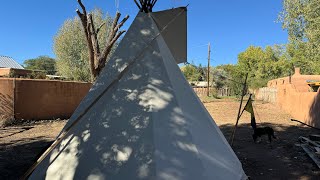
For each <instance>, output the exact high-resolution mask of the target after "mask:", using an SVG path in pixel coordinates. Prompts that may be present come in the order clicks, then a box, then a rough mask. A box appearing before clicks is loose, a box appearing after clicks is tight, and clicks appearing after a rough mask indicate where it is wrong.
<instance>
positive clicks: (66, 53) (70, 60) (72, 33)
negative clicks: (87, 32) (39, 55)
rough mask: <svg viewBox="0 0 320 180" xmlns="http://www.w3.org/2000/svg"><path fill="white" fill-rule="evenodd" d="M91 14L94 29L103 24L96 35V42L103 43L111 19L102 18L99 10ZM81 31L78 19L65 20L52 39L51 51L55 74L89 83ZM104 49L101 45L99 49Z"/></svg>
mask: <svg viewBox="0 0 320 180" xmlns="http://www.w3.org/2000/svg"><path fill="white" fill-rule="evenodd" d="M91 14H92V16H93V19H94V24H95V26H96V27H99V26H100V25H101V24H102V23H105V25H104V26H102V27H101V28H100V30H99V31H100V32H99V33H98V40H99V41H100V42H103V41H104V40H106V38H107V37H108V32H109V28H110V26H111V23H112V18H111V17H110V16H109V15H108V14H107V15H106V16H104V15H103V12H102V11H101V10H99V9H95V10H93V11H92V12H91ZM83 31H84V30H83V27H82V24H81V20H80V18H79V17H75V18H73V19H68V20H66V21H65V22H64V24H63V25H62V27H61V28H60V30H59V32H58V33H57V35H56V36H55V37H54V46H53V49H54V53H55V55H56V57H57V72H58V74H59V75H62V76H65V77H67V78H68V79H70V80H75V81H86V82H91V81H92V78H91V73H90V65H89V54H88V48H87V42H86V37H85V36H84V32H83ZM104 47H105V44H103V43H102V44H101V45H100V49H104ZM116 47H117V44H115V45H114V46H113V49H112V52H114V50H115V48H116ZM111 54H112V53H110V54H109V56H108V57H110V55H111Z"/></svg>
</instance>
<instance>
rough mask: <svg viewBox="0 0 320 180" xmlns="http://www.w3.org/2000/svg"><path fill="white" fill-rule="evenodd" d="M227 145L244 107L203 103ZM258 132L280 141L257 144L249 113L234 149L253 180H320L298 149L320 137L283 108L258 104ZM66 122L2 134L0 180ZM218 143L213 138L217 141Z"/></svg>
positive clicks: (14, 173)
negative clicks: (265, 130) (267, 129)
mask: <svg viewBox="0 0 320 180" xmlns="http://www.w3.org/2000/svg"><path fill="white" fill-rule="evenodd" d="M204 105H205V107H206V108H207V109H208V111H209V112H210V114H211V115H212V117H213V118H214V120H215V122H216V123H217V124H218V125H219V127H220V129H221V130H222V132H223V133H224V135H225V137H226V138H227V140H229V137H230V135H231V132H232V129H233V127H234V123H235V120H236V116H237V112H238V108H239V102H238V101H235V100H230V99H225V100H214V101H213V102H207V103H204ZM254 107H255V109H254V110H255V112H256V119H257V123H258V126H267V125H268V126H271V127H273V128H274V129H275V134H276V136H277V138H278V139H276V140H275V141H273V142H272V146H270V144H268V143H267V139H266V138H262V142H261V143H259V144H255V143H253V140H252V136H251V134H252V130H251V128H250V115H249V113H247V112H245V113H244V114H243V116H242V117H241V119H240V122H239V127H238V129H237V131H236V136H235V139H234V146H233V149H234V151H235V153H236V154H237V156H238V157H239V159H240V161H241V162H242V165H243V168H244V170H245V172H246V174H247V175H248V176H250V177H251V179H320V170H319V169H318V168H317V166H316V165H315V164H314V163H313V161H312V160H311V159H310V158H309V157H308V156H307V155H306V154H305V153H304V151H303V150H302V148H301V147H299V146H298V145H299V142H298V137H299V136H308V135H309V134H316V133H319V132H317V131H316V130H312V129H311V128H308V127H305V126H301V125H300V124H297V123H294V122H291V121H290V120H289V118H290V116H289V115H287V114H285V113H284V112H282V111H281V110H280V109H279V107H277V106H275V105H272V104H268V103H262V102H255V103H254ZM65 123H66V121H65V120H63V121H49V122H48V121H42V122H37V123H26V124H25V125H20V126H15V127H7V128H0V179H17V178H19V177H21V175H22V174H23V173H24V172H25V171H26V170H27V169H28V167H30V166H31V165H32V163H33V162H34V161H35V160H36V159H37V157H39V155H40V154H39V153H41V152H43V151H44V150H45V149H46V148H47V147H48V145H50V143H51V142H52V141H53V140H54V138H55V137H56V136H57V135H58V133H59V132H60V131H61V129H62V128H63V126H64V125H65ZM212 138H214V137H212Z"/></svg>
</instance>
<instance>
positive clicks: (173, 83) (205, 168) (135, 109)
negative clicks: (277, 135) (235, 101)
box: [29, 8, 246, 180]
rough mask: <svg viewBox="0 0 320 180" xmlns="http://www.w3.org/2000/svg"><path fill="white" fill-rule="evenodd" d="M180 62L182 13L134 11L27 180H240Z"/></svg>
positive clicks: (183, 36)
mask: <svg viewBox="0 0 320 180" xmlns="http://www.w3.org/2000/svg"><path fill="white" fill-rule="evenodd" d="M185 60H186V8H176V9H171V10H166V11H161V12H155V13H144V12H139V13H138V15H137V16H136V18H135V20H134V22H133V23H132V25H131V27H130V28H129V30H128V32H127V33H126V35H125V37H124V38H123V39H122V41H121V43H120V44H119V46H118V48H117V50H116V52H115V53H114V55H113V57H112V58H111V59H110V61H109V63H108V64H107V65H106V67H105V68H104V70H103V71H102V72H101V75H100V76H99V78H98V80H97V82H96V83H95V84H94V86H93V87H92V89H91V90H90V91H89V93H88V95H87V96H86V97H85V98H84V100H83V101H82V102H81V104H80V105H79V107H78V108H77V109H76V111H75V113H74V114H73V115H72V117H71V119H70V120H69V122H68V123H67V124H66V126H65V128H64V129H63V131H62V133H61V134H60V135H59V136H58V139H59V138H60V139H62V141H61V142H60V141H58V142H59V143H57V146H56V147H55V148H54V149H53V150H52V151H51V152H50V153H49V154H48V155H47V156H45V158H44V160H43V161H42V162H41V163H39V165H38V166H37V167H36V168H35V170H34V171H33V173H32V174H31V176H30V177H29V178H30V179H112V180H115V179H121V180H122V179H174V180H188V179H201V180H203V179H245V178H246V175H245V174H244V171H243V169H242V166H241V163H240V161H239V160H238V158H237V156H236V155H235V154H234V152H233V150H232V149H231V148H230V146H229V144H228V142H227V141H226V139H225V138H224V136H223V134H222V133H221V131H220V130H219V128H218V127H217V125H216V124H215V123H214V121H213V119H212V118H211V116H210V115H209V113H208V112H207V111H206V109H205V107H204V106H203V105H202V103H201V102H200V101H199V99H198V97H197V96H196V94H195V93H194V92H193V90H192V88H191V87H190V86H189V84H188V82H187V81H186V79H185V78H184V77H183V75H182V73H181V71H180V69H179V67H178V66H177V64H176V63H177V62H178V63H179V62H183V61H185ZM66 132H67V133H66Z"/></svg>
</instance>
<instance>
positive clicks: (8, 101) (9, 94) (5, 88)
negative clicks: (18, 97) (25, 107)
mask: <svg viewBox="0 0 320 180" xmlns="http://www.w3.org/2000/svg"><path fill="white" fill-rule="evenodd" d="M13 89H14V87H13V81H12V80H10V79H1V78H0V127H1V126H2V125H3V124H4V123H5V122H7V121H8V120H12V119H13V118H14V117H13V98H14V93H13Z"/></svg>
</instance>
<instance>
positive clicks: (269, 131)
mask: <svg viewBox="0 0 320 180" xmlns="http://www.w3.org/2000/svg"><path fill="white" fill-rule="evenodd" d="M262 135H268V138H269V142H270V143H271V137H273V138H274V139H277V138H276V137H275V136H274V131H273V129H272V128H271V127H263V128H256V129H255V130H254V133H253V135H252V137H253V141H254V142H256V141H257V138H258V137H261V136H262Z"/></svg>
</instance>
